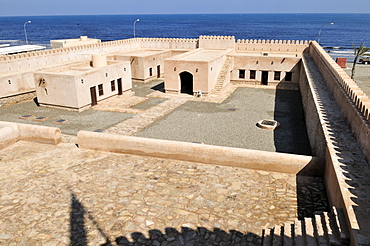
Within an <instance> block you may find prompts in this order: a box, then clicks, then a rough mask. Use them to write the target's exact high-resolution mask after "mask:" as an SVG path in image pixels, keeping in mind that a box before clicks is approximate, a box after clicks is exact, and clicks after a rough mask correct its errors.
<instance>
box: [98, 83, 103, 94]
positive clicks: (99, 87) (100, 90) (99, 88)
mask: <svg viewBox="0 0 370 246" xmlns="http://www.w3.org/2000/svg"><path fill="white" fill-rule="evenodd" d="M98 90H99V96H102V95H104V91H103V84H100V85H98Z"/></svg>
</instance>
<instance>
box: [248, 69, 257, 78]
mask: <svg viewBox="0 0 370 246" xmlns="http://www.w3.org/2000/svg"><path fill="white" fill-rule="evenodd" d="M249 79H256V70H250V72H249Z"/></svg>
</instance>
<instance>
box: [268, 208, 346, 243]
mask: <svg viewBox="0 0 370 246" xmlns="http://www.w3.org/2000/svg"><path fill="white" fill-rule="evenodd" d="M262 245H263V246H285V245H292V246H293V245H297V246H301V245H305V246H325V245H328V246H329V245H332V246H344V245H349V232H348V227H347V223H346V222H345V217H344V213H343V210H342V209H338V208H335V207H333V208H332V212H323V213H322V214H320V215H315V217H313V218H304V220H298V219H297V220H295V221H294V223H286V224H284V225H283V226H275V227H274V228H270V229H264V230H263V231H262Z"/></svg>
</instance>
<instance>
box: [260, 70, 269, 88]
mask: <svg viewBox="0 0 370 246" xmlns="http://www.w3.org/2000/svg"><path fill="white" fill-rule="evenodd" d="M268 80H269V72H268V71H262V76H261V84H262V85H267V84H268Z"/></svg>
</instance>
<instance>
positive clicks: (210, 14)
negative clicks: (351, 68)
mask: <svg viewBox="0 0 370 246" xmlns="http://www.w3.org/2000/svg"><path fill="white" fill-rule="evenodd" d="M259 14H272V15H285V14H293V15H294V14H317V15H328V14H348V15H351V14H355V15H356V14H369V15H370V13H343V12H338V13H332V12H329V13H312V12H305V13H303V12H302V13H301V12H298V13H293V12H287V13H268V12H259V13H173V14H170V13H163V14H150V13H146V14H140V13H136V14H54V15H43V14H41V15H0V18H1V17H48V16H124V15H126V16H137V15H259Z"/></svg>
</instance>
